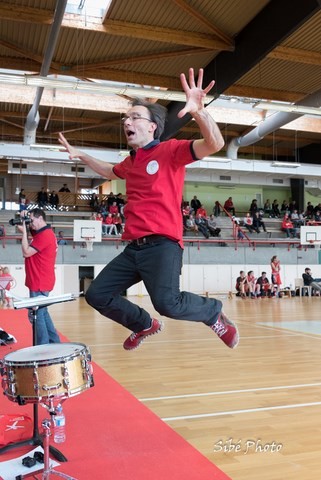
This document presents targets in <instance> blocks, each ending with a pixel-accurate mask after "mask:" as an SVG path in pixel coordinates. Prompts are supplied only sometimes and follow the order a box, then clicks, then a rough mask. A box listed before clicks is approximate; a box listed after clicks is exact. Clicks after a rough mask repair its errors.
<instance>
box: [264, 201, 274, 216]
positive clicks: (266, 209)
mask: <svg viewBox="0 0 321 480" xmlns="http://www.w3.org/2000/svg"><path fill="white" fill-rule="evenodd" d="M263 210H264V213H266V214H267V215H269V217H270V216H271V215H272V213H273V212H272V205H271V202H270V200H269V199H267V200H265V203H264V206H263Z"/></svg>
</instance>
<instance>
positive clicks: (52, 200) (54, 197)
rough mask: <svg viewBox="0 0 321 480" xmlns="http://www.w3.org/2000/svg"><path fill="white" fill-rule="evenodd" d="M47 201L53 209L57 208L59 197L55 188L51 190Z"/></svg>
mask: <svg viewBox="0 0 321 480" xmlns="http://www.w3.org/2000/svg"><path fill="white" fill-rule="evenodd" d="M49 203H50V205H51V206H52V208H55V209H57V208H58V205H59V197H58V194H57V193H56V192H55V190H53V191H52V192H51V194H50V197H49Z"/></svg>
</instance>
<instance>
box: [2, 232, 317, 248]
mask: <svg viewBox="0 0 321 480" xmlns="http://www.w3.org/2000/svg"><path fill="white" fill-rule="evenodd" d="M64 239H65V240H66V241H67V242H70V244H72V246H73V248H76V246H77V245H79V244H84V243H85V241H84V242H81V241H77V242H75V241H74V240H73V237H71V236H64ZM0 240H1V242H2V248H6V246H7V244H8V242H10V241H12V240H16V241H21V235H5V236H3V237H0ZM101 241H102V243H106V244H108V243H114V244H116V248H119V246H121V245H124V244H126V243H128V242H127V240H122V239H121V237H115V238H113V237H103V238H102V239H101ZM183 243H184V245H189V246H190V245H194V244H196V246H197V249H198V250H200V248H201V245H203V244H205V245H208V244H213V245H214V244H218V245H219V246H222V247H223V246H226V245H234V249H235V250H237V249H238V248H239V247H240V246H248V247H249V248H252V249H253V250H255V249H256V247H257V246H258V245H266V246H270V247H276V246H277V245H286V246H287V249H288V251H290V250H291V248H298V249H299V250H302V249H304V250H305V251H306V250H307V249H308V248H309V245H301V242H300V240H299V239H298V240H295V239H286V240H277V239H274V240H273V239H266V240H251V239H243V240H238V239H237V238H213V239H212V238H209V239H206V238H204V239H200V238H196V237H195V238H185V239H184V238H183Z"/></svg>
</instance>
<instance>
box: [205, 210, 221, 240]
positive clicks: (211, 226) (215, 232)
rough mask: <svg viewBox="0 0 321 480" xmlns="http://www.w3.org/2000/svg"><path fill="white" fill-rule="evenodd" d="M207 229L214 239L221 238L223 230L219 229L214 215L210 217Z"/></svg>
mask: <svg viewBox="0 0 321 480" xmlns="http://www.w3.org/2000/svg"><path fill="white" fill-rule="evenodd" d="M207 228H208V230H209V232H210V235H212V237H219V236H220V233H221V229H220V228H218V227H217V224H216V221H215V217H214V214H213V213H212V214H211V215H210V218H209V219H208V220H207Z"/></svg>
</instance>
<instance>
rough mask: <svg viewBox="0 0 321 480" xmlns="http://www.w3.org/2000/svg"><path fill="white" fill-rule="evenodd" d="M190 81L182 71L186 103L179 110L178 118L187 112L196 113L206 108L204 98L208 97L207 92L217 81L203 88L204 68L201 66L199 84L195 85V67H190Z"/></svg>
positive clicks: (181, 77)
mask: <svg viewBox="0 0 321 480" xmlns="http://www.w3.org/2000/svg"><path fill="white" fill-rule="evenodd" d="M188 74H189V79H188V80H189V82H187V80H186V77H185V74H184V73H181V75H180V80H181V84H182V87H183V90H184V92H185V94H186V105H185V107H184V108H183V109H182V110H181V111H180V112H178V114H177V116H178V118H182V117H183V116H184V115H185V114H186V113H191V114H193V113H195V112H198V111H200V110H202V109H203V108H204V103H203V100H204V98H205V97H206V94H207V93H208V92H209V91H210V90H211V89H212V88H213V86H214V84H215V82H214V80H212V81H211V83H210V84H209V85H208V86H207V87H206V88H204V89H203V88H202V84H203V69H202V68H200V69H199V72H198V78H197V85H195V76H194V69H193V68H190V69H189V71H188Z"/></svg>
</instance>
